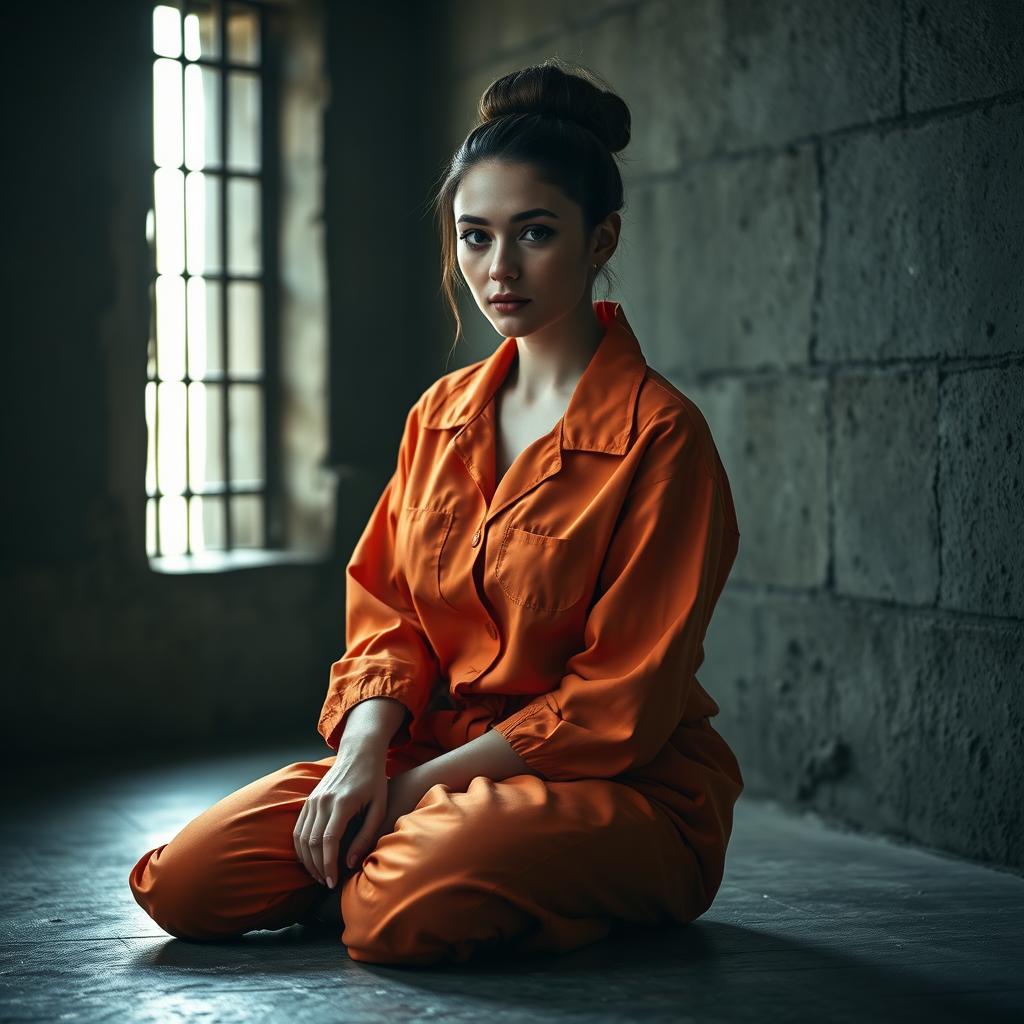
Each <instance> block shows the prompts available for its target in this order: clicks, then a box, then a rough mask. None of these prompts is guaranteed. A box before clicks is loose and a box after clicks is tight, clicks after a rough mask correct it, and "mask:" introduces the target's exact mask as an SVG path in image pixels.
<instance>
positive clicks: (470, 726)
mask: <svg viewBox="0 0 1024 1024" xmlns="http://www.w3.org/2000/svg"><path fill="white" fill-rule="evenodd" d="M594 311H595V314H596V315H597V317H598V319H599V320H600V322H601V323H603V324H604V325H605V333H604V335H603V337H602V339H601V342H600V344H599V345H598V347H597V349H596V350H595V351H594V353H593V355H592V356H591V359H590V362H589V363H588V365H587V368H586V370H585V371H584V373H583V375H582V376H581V377H580V379H579V381H578V382H577V385H576V388H575V390H574V392H573V395H572V398H571V399H570V401H569V404H568V406H567V408H566V411H565V413H564V415H563V416H562V418H561V419H560V420H559V421H558V423H557V424H556V425H555V426H554V427H553V428H552V430H551V431H549V432H548V433H547V434H545V435H544V436H543V437H540V438H538V439H537V440H536V441H534V442H533V443H532V444H530V445H529V446H528V447H527V448H526V449H525V450H523V451H522V452H521V453H520V454H519V456H518V457H517V458H516V460H515V461H514V462H513V463H512V465H511V466H510V467H509V469H508V471H507V472H506V473H505V475H504V476H503V477H502V478H501V480H500V481H497V482H496V479H495V476H496V469H495V464H496V460H495V451H496V445H495V438H496V426H497V424H496V414H495V402H494V396H495V393H496V391H497V390H498V387H499V385H500V384H501V383H502V381H503V380H504V379H505V377H506V375H507V373H508V371H509V369H510V367H511V365H512V363H513V362H514V361H515V360H516V359H517V358H518V348H517V342H516V339H515V338H514V337H510V338H505V339H504V341H503V342H501V344H500V345H499V346H498V347H497V348H496V349H495V351H494V352H493V354H491V355H490V356H488V357H487V358H486V359H482V360H480V361H478V362H475V363H473V364H471V365H469V366H466V367H463V368H461V369H458V370H455V371H452V372H451V373H448V374H446V375H445V376H443V377H441V378H440V379H438V380H437V381H436V382H435V383H434V384H432V385H431V386H430V387H429V388H427V389H426V391H424V392H423V393H422V395H421V396H420V397H419V399H418V400H417V401H416V403H415V404H414V405H413V407H412V408H411V409H410V410H409V412H408V415H407V417H406V421H405V428H404V431H403V435H402V439H401V443H400V446H399V451H398V458H397V464H396V466H395V470H394V473H393V474H392V476H391V479H390V480H389V481H388V483H387V485H386V487H385V488H384V491H383V493H382V494H381V496H380V498H379V500H378V501H377V504H376V506H375V508H374V509H373V511H372V513H371V515H370V518H369V521H368V523H367V525H366V528H365V530H364V531H363V533H362V536H361V537H360V539H359V541H358V543H357V544H356V546H355V549H354V550H353V553H352V556H351V558H350V560H349V562H348V566H347V569H346V595H347V606H346V641H347V647H346V650H345V653H344V655H343V656H342V657H340V658H339V659H338V660H337V661H336V662H334V664H333V665H332V666H331V671H330V681H329V686H328V692H327V696H326V699H325V702H324V705H323V709H322V712H321V715H320V720H319V725H318V728H319V731H320V733H321V735H322V736H323V737H324V739H325V741H326V742H327V744H328V746H329V747H330V748H331V749H334V750H336V749H337V747H338V741H339V737H340V734H341V732H342V730H343V726H344V720H345V715H346V713H347V712H348V711H349V710H350V709H351V708H352V707H353V706H354V705H355V704H357V703H359V702H360V701H362V700H366V699H368V698H371V697H377V696H386V697H393V698H395V699H396V700H398V701H400V702H401V703H402V704H403V705H405V707H406V709H407V710H408V712H409V715H408V716H407V720H406V722H405V724H403V726H402V727H401V729H400V730H399V732H398V733H397V734H396V735H395V737H394V738H393V740H392V747H396V746H400V745H402V744H404V743H409V742H413V741H417V740H422V741H425V742H431V743H434V744H436V745H437V746H439V747H440V748H442V749H452V747H454V746H458V745H459V744H461V743H464V742H467V741H469V740H471V739H473V738H475V737H476V736H478V735H481V734H482V733H483V732H485V731H486V730H487V729H490V728H494V729H497V730H498V731H499V732H500V733H501V734H502V735H503V736H504V737H505V738H506V740H507V741H508V742H509V744H510V745H511V747H512V748H513V749H514V750H515V751H516V752H517V753H518V754H519V755H520V757H522V758H523V760H524V761H526V762H527V764H529V765H530V766H531V768H533V769H534V770H535V771H536V772H537V773H538V774H540V775H541V776H542V777H544V778H548V779H553V780H571V779H579V778H587V777H612V776H616V775H619V774H621V773H624V772H633V771H637V770H640V769H641V768H642V766H648V768H647V771H648V774H649V775H652V774H653V775H654V776H657V777H658V780H659V784H660V785H666V786H669V787H671V788H675V789H676V790H677V791H682V790H683V789H686V788H687V787H689V788H688V789H687V792H689V793H691V795H693V796H695V797H696V796H698V795H699V793H694V792H693V789H694V779H693V778H692V777H689V778H688V777H686V773H687V772H688V771H694V770H696V769H691V768H687V767H686V765H693V764H695V763H696V762H695V761H684V760H680V759H679V758H678V757H676V756H674V755H672V756H670V754H671V751H670V748H673V749H674V750H676V751H679V750H683V749H684V748H685V747H686V744H687V742H688V741H687V736H688V735H689V736H695V735H696V734H695V733H694V732H693V730H695V729H696V730H700V729H704V730H705V732H707V731H708V730H707V720H708V719H709V718H710V717H711V716H713V715H715V714H717V713H718V710H719V709H718V705H717V704H716V703H715V701H714V699H713V698H712V697H711V696H710V695H709V694H708V693H707V692H706V691H705V690H704V688H703V687H702V686H701V685H700V683H699V682H698V681H697V678H696V675H695V673H696V671H697V669H698V668H699V666H700V665H701V663H702V662H703V658H704V649H703V641H704V635H705V632H706V630H707V626H708V622H709V620H710V618H711V613H712V610H713V608H714V606H715V603H716V601H717V600H718V597H719V594H720V593H721V590H722V588H723V586H724V584H725V581H726V578H727V576H728V574H729V571H730V569H731V567H732V565H733V562H734V560H735V557H736V553H737V550H738V544H739V530H738V526H737V522H736V513H735V509H734V506H733V500H732V494H731V492H730V488H729V482H728V479H727V477H726V473H725V469H724V467H723V465H722V462H721V460H720V458H719V455H718V451H717V449H716V447H715V444H714V441H713V439H712V435H711V431H710V429H709V427H708V425H707V423H706V421H705V419H704V417H703V415H702V414H701V412H700V410H699V409H698V408H697V406H696V405H695V404H694V403H693V402H692V401H691V400H690V399H689V398H687V397H686V396H685V395H684V394H683V393H682V392H681V391H679V390H678V389H677V388H676V387H674V386H673V385H672V384H671V383H670V382H669V381H668V380H667V379H666V378H665V377H663V376H662V375H661V374H660V373H658V372H657V371H656V370H654V369H653V368H651V367H650V366H648V365H647V362H646V360H645V358H644V356H643V353H642V351H641V348H640V344H639V341H638V340H637V338H636V336H635V334H634V333H633V330H632V328H631V327H630V325H629V323H628V322H627V320H626V317H625V313H624V311H623V309H622V305H621V304H620V303H618V302H612V301H608V300H599V301H596V302H594ZM687 729H690V730H691V731H690V732H689V733H687ZM714 736H715V737H716V738H717V739H716V742H717V740H720V738H718V737H717V733H716V734H714ZM702 742H703V740H702ZM716 750H718V754H716V755H715V756H716V757H718V759H719V761H720V763H721V764H722V765H725V766H726V768H725V769H723V770H727V771H728V773H729V775H730V778H732V779H735V782H736V786H739V784H740V780H739V771H738V767H737V766H736V765H735V762H734V760H732V758H731V752H730V751H729V750H728V748H726V747H725V746H724V742H721V743H719V746H718V747H717V748H716ZM660 755H664V756H660ZM701 760H703V761H704V763H705V764H707V763H710V760H711V758H710V757H703V756H702V758H701ZM652 765H653V766H654V767H651V766H652ZM698 789H699V787H698ZM735 791H736V787H733V792H735Z"/></svg>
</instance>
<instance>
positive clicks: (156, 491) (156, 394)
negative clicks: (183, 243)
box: [149, 163, 163, 555]
mask: <svg viewBox="0 0 1024 1024" xmlns="http://www.w3.org/2000/svg"><path fill="white" fill-rule="evenodd" d="M153 166H154V167H156V164H155V163H154V165H153ZM153 180H154V183H155V181H156V178H155V177H154V179H153ZM156 244H157V235H156V190H155V189H154V194H153V278H152V280H151V281H150V283H149V288H150V304H149V309H150V316H151V317H152V318H153V329H152V334H151V337H152V338H153V342H154V344H153V364H154V366H155V367H156V369H155V370H154V371H153V377H154V380H153V498H152V501H153V523H154V547H155V548H156V551H155V552H154V553H155V554H157V555H162V554H163V546H162V542H161V540H160V321H159V320H158V319H157V315H156V251H157V250H156Z"/></svg>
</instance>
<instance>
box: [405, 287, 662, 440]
mask: <svg viewBox="0 0 1024 1024" xmlns="http://www.w3.org/2000/svg"><path fill="white" fill-rule="evenodd" d="M594 313H595V314H596V315H597V318H598V320H599V321H600V322H601V323H603V324H604V325H605V327H606V330H605V333H604V336H603V337H602V338H601V342H600V344H599V345H598V346H597V349H596V350H595V351H594V354H593V355H592V356H591V358H590V362H589V363H588V364H587V368H586V369H585V370H584V371H583V375H582V376H581V377H580V379H579V380H578V381H577V383H576V389H575V390H574V391H573V393H572V398H571V399H570V400H569V405H568V407H567V408H566V410H565V414H564V415H563V417H562V430H561V445H562V448H572V449H579V450H585V451H592V452H610V453H612V454H615V455H623V454H624V453H625V452H626V450H627V449H628V447H629V439H630V432H631V431H632V428H633V416H634V413H635V411H636V401H637V395H638V394H639V392H640V384H641V382H642V381H643V379H644V374H645V373H646V372H647V360H646V359H645V358H644V354H643V352H642V351H641V349H640V343H639V342H638V341H637V338H636V335H635V334H634V333H633V329H632V328H631V327H630V326H629V322H628V321H627V320H626V315H625V313H623V311H622V303H620V302H614V301H611V300H609V299H598V300H597V301H595V302H594ZM516 351H517V343H516V339H515V338H514V337H512V338H505V340H504V341H502V343H501V344H500V345H499V346H498V347H497V348H496V349H495V350H494V352H493V353H492V354H491V355H489V356H488V357H487V358H486V359H483V360H481V361H480V362H479V363H477V364H476V366H475V368H474V370H473V372H472V373H470V374H468V375H467V376H466V377H465V378H463V379H462V380H461V381H459V383H458V385H457V386H456V387H454V388H452V389H451V390H448V389H447V388H439V389H438V390H437V391H435V392H434V394H433V395H432V396H431V399H430V400H429V401H428V403H427V404H426V407H425V410H424V415H423V420H422V423H423V425H424V426H426V427H439V428H448V427H461V426H463V425H464V424H466V423H468V422H469V421H470V420H471V419H473V418H474V417H475V416H476V415H478V414H479V413H480V411H481V410H482V409H483V408H484V407H485V406H486V405H487V403H488V402H489V401H490V400H491V398H492V397H493V396H494V394H495V392H496V391H497V390H498V388H499V386H500V385H501V382H502V381H503V380H504V379H505V376H506V374H507V373H508V371H509V368H510V367H511V365H512V362H513V360H514V359H515V358H516Z"/></svg>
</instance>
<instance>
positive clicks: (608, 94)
mask: <svg viewBox="0 0 1024 1024" xmlns="http://www.w3.org/2000/svg"><path fill="white" fill-rule="evenodd" d="M512 114H539V115H541V116H546V117H559V118H562V119H563V120H566V121H575V122H576V123H577V124H579V125H582V126H583V127H584V128H588V129H589V130H590V131H592V132H593V133H594V134H595V135H596V136H597V137H598V138H599V139H600V140H601V141H602V142H603V143H604V144H605V146H607V147H608V149H609V150H610V151H611V152H612V153H617V152H619V151H620V150H622V149H625V148H626V146H627V145H628V144H629V137H630V116H629V107H627V106H626V104H625V102H624V101H623V100H622V98H621V97H620V96H618V95H616V94H615V93H614V92H612V91H611V90H610V89H606V88H604V85H603V83H601V82H600V81H599V79H598V78H597V76H596V75H595V74H594V73H593V72H591V71H589V70H587V69H586V68H584V67H582V66H581V65H579V64H571V63H569V62H568V61H565V60H562V59H561V58H560V57H548V58H547V59H546V60H544V61H543V62H541V63H540V64H533V65H530V66H529V67H525V68H521V69H520V70H518V71H513V72H511V73H510V74H507V75H503V76H502V77H501V78H498V79H495V80H494V81H493V82H491V84H490V85H489V86H488V87H487V88H486V89H485V90H484V93H483V95H482V96H481V97H480V106H479V115H480V123H481V124H486V123H488V122H489V121H495V120H497V119H498V118H500V117H508V116H509V115H512Z"/></svg>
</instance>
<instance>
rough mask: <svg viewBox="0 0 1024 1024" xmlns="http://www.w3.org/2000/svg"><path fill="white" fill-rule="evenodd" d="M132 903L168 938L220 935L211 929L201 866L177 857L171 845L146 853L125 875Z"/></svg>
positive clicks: (208, 893) (208, 903) (211, 907)
mask: <svg viewBox="0 0 1024 1024" xmlns="http://www.w3.org/2000/svg"><path fill="white" fill-rule="evenodd" d="M128 884H129V886H130V888H131V891H132V894H133V895H134V897H135V901H136V902H137V903H138V904H139V906H140V907H142V909H143V910H145V912H146V913H147V914H148V915H149V916H150V917H151V918H152V919H153V920H154V921H155V922H156V923H157V924H158V925H159V926H160V927H161V928H163V930H164V931H165V932H167V933H168V934H169V935H173V936H174V937H175V938H179V939H206V938H214V937H217V936H219V935H223V934H224V932H223V931H222V930H220V929H216V928H211V920H210V918H211V912H215V908H214V906H212V904H211V900H210V896H211V892H210V888H211V887H210V886H208V885H207V884H204V879H203V875H202V865H201V864H196V863H195V862H193V861H191V860H190V859H189V858H186V857H181V856H178V855H177V854H176V853H175V850H174V846H173V843H165V844H164V845H162V846H158V847H156V848H154V849H152V850H149V851H148V852H146V853H145V854H143V855H142V857H140V858H139V860H138V861H137V862H136V864H135V866H134V867H133V868H132V870H131V873H130V874H129V876H128Z"/></svg>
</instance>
